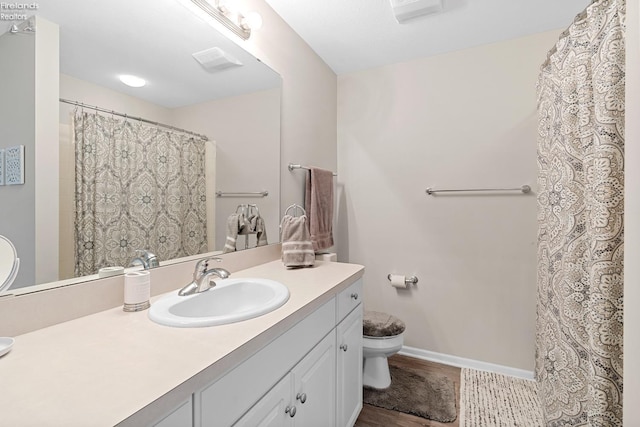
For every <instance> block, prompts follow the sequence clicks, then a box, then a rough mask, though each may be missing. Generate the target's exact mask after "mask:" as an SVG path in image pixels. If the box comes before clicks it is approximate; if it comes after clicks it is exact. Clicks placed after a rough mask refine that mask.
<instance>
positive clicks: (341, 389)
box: [336, 280, 362, 427]
mask: <svg viewBox="0 0 640 427" xmlns="http://www.w3.org/2000/svg"><path fill="white" fill-rule="evenodd" d="M361 295H362V280H358V281H356V282H355V283H354V284H352V285H351V286H349V287H348V288H347V289H345V290H344V291H342V292H341V293H339V294H338V296H337V301H338V319H337V321H338V326H337V327H336V340H337V344H336V351H337V355H336V374H337V375H336V378H337V383H336V426H337V427H351V426H353V425H354V424H355V422H356V419H357V418H358V415H359V414H360V410H362V304H361V302H362V298H361Z"/></svg>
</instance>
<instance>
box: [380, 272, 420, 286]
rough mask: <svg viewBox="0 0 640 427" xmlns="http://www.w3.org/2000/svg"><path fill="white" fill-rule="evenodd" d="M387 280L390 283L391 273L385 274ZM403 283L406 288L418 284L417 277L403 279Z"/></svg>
mask: <svg viewBox="0 0 640 427" xmlns="http://www.w3.org/2000/svg"><path fill="white" fill-rule="evenodd" d="M387 280H389V281H391V273H389V274H387ZM404 283H405V285H407V286H409V285H415V284H416V283H418V277H416V276H410V277H405V278H404Z"/></svg>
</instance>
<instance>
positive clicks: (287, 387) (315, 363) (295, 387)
mask: <svg viewBox="0 0 640 427" xmlns="http://www.w3.org/2000/svg"><path fill="white" fill-rule="evenodd" d="M335 342H336V334H335V331H331V333H329V335H327V336H326V337H325V338H324V339H323V340H322V341H321V342H320V343H319V344H318V345H316V346H315V347H314V348H313V350H311V352H310V353H309V354H308V355H306V356H305V358H304V359H302V360H301V361H300V363H298V364H297V365H296V366H295V367H294V368H293V369H292V370H291V372H290V373H288V374H287V375H286V376H285V377H284V378H283V379H282V380H280V382H278V384H276V385H275V387H273V388H272V389H271V390H270V391H269V392H268V393H267V394H266V395H265V396H264V397H263V398H262V399H260V401H259V402H258V403H257V404H256V405H254V406H253V407H252V408H251V409H250V410H249V412H247V413H246V414H245V415H244V416H243V417H242V418H241V419H240V420H239V421H238V422H237V423H236V424H234V427H256V426H261V427H266V426H273V427H284V426H291V427H293V426H301V427H314V426H317V427H327V426H332V425H334V420H335V400H334V399H335V397H334V396H335V390H336V384H335V380H336V376H335V373H336V363H335V357H336V353H335Z"/></svg>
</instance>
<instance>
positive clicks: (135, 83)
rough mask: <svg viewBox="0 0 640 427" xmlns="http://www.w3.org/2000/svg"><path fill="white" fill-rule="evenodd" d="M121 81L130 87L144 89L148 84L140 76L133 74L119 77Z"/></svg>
mask: <svg viewBox="0 0 640 427" xmlns="http://www.w3.org/2000/svg"><path fill="white" fill-rule="evenodd" d="M118 78H119V79H120V81H121V82H122V83H124V84H126V85H127V86H130V87H142V86H144V85H146V84H147V81H146V80H145V79H143V78H141V77H138V76H132V75H131V74H121V75H119V76H118Z"/></svg>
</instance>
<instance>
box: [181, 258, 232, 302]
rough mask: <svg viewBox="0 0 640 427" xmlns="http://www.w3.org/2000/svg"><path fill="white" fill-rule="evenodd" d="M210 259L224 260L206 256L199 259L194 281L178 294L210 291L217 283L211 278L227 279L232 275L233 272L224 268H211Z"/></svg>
mask: <svg viewBox="0 0 640 427" xmlns="http://www.w3.org/2000/svg"><path fill="white" fill-rule="evenodd" d="M209 261H218V262H220V261H222V258H218V257H213V258H204V259H201V260H200V261H198V263H197V264H196V268H195V271H194V272H193V281H192V282H191V283H189V284H188V285H187V286H185V287H184V288H182V289H180V291H178V295H180V296H187V295H193V294H197V293H200V292H204V291H208V290H209V289H211V288H213V287H214V286H215V285H216V282H214V281H213V280H211V277H212V276H218V277H219V278H221V279H226V278H227V277H229V276H230V275H231V273H229V272H228V271H227V270H225V269H224V268H209ZM212 283H213V284H212Z"/></svg>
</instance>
